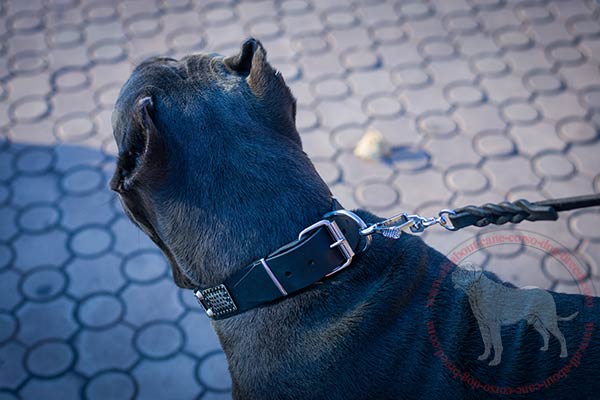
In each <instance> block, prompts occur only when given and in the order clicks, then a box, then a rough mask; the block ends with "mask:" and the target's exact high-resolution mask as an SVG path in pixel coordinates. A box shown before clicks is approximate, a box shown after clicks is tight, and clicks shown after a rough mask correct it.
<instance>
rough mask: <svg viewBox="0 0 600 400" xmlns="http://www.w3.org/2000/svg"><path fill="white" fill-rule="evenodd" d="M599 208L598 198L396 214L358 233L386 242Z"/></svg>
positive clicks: (535, 219) (556, 216) (548, 218)
mask: <svg viewBox="0 0 600 400" xmlns="http://www.w3.org/2000/svg"><path fill="white" fill-rule="evenodd" d="M594 206H600V194H592V195H586V196H576V197H566V198H562V199H551V200H543V201H537V202H534V203H531V202H529V201H527V200H524V199H521V200H517V201H514V202H508V201H503V202H501V203H498V204H494V203H487V204H484V205H482V206H473V205H469V206H465V207H461V208H457V209H455V210H448V209H444V210H442V211H440V212H439V214H438V216H437V217H431V218H426V217H422V216H420V215H408V214H405V213H403V214H398V215H395V216H393V217H391V218H388V219H386V220H385V221H382V222H379V223H376V224H373V225H370V226H368V227H367V228H365V229H363V230H361V231H360V233H361V235H363V236H369V235H371V234H374V233H377V234H380V235H383V236H385V237H388V238H392V239H398V238H399V237H400V234H401V233H402V231H405V230H410V231H411V232H413V233H417V232H423V231H424V230H425V229H426V228H428V227H430V226H433V225H436V224H439V225H441V226H443V227H444V228H446V229H447V230H449V231H457V230H459V229H462V228H465V227H467V226H476V227H480V228H481V227H484V226H487V225H490V224H494V225H503V224H506V223H508V222H511V223H513V224H518V223H519V222H521V221H555V220H557V219H558V213H559V212H561V211H568V210H575V209H578V208H587V207H594Z"/></svg>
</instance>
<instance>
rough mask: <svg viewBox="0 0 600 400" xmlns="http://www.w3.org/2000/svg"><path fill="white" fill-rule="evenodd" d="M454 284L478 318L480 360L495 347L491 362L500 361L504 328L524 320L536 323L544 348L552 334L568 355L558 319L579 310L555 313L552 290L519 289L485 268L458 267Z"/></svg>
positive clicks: (575, 313) (485, 358) (564, 356)
mask: <svg viewBox="0 0 600 400" xmlns="http://www.w3.org/2000/svg"><path fill="white" fill-rule="evenodd" d="M452 283H453V284H454V287H455V288H460V289H462V290H463V291H464V292H465V293H466V294H467V296H468V297H469V304H470V305H471V310H472V311H473V314H474V315H475V318H476V319H477V324H478V325H479V330H480V331H481V338H482V340H483V344H484V352H483V354H482V355H480V356H479V357H477V359H478V360H480V361H482V360H487V358H488V357H489V356H490V350H491V347H492V346H493V348H494V358H493V359H492V361H490V363H489V365H490V366H495V365H498V364H500V361H501V359H502V349H503V346H502V337H501V328H502V326H504V325H511V324H516V323H517V322H519V321H521V320H524V321H527V323H528V324H529V325H533V327H534V328H535V330H536V331H537V332H538V333H539V334H540V335H541V336H542V339H543V341H544V344H543V346H542V347H541V348H540V350H541V351H547V350H548V345H549V338H550V335H549V333H548V332H550V333H552V335H554V337H555V338H556V339H557V340H558V342H559V343H560V357H561V358H566V357H567V345H566V341H565V337H564V335H563V334H562V332H561V331H560V329H559V327H558V322H559V321H571V320H572V319H573V318H575V317H576V316H577V314H579V313H578V312H577V311H576V312H574V313H573V314H571V315H569V316H568V317H559V316H558V315H557V314H556V304H555V303H554V299H553V298H552V296H551V295H550V293H548V292H546V291H545V290H543V289H539V288H522V289H516V288H511V287H508V286H505V285H501V284H499V283H496V282H494V281H492V280H491V279H489V278H488V277H486V276H485V275H483V271H481V270H480V271H477V270H472V269H471V270H469V269H464V268H462V266H460V267H459V268H456V269H455V270H454V272H453V273H452Z"/></svg>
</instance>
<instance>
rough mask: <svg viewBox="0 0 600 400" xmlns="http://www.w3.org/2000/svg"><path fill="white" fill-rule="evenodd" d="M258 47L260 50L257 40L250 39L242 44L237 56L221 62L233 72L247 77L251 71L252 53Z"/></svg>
mask: <svg viewBox="0 0 600 400" xmlns="http://www.w3.org/2000/svg"><path fill="white" fill-rule="evenodd" d="M259 46H260V47H261V48H262V45H261V44H260V42H259V41H258V40H256V39H254V38H250V39H248V40H246V41H245V42H244V43H242V48H241V49H240V52H239V53H238V54H236V55H235V56H231V57H227V58H225V59H224V60H223V62H224V63H225V65H227V66H228V67H229V68H231V69H232V70H234V71H235V72H237V73H239V74H245V75H248V74H250V70H251V69H252V59H253V58H254V53H255V52H256V49H257V48H258V47H259Z"/></svg>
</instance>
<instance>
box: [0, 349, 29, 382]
mask: <svg viewBox="0 0 600 400" xmlns="http://www.w3.org/2000/svg"><path fill="white" fill-rule="evenodd" d="M24 356H25V348H24V347H23V346H21V345H19V344H17V343H14V342H11V343H8V344H5V345H4V346H1V347H0V359H2V361H3V362H2V363H1V364H0V372H1V373H0V387H1V388H6V389H14V388H16V387H17V386H19V385H20V384H21V382H23V381H24V380H25V379H27V372H26V371H25V369H24V368H23V364H24V363H23V360H24Z"/></svg>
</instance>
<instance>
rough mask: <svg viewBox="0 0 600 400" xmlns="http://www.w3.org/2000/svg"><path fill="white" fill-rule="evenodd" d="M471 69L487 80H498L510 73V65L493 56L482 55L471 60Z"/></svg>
mask: <svg viewBox="0 0 600 400" xmlns="http://www.w3.org/2000/svg"><path fill="white" fill-rule="evenodd" d="M471 69H472V70H473V71H474V72H475V73H477V74H479V75H481V76H483V77H489V78H498V77H501V76H505V75H507V74H509V73H510V65H509V64H508V63H507V62H506V61H505V60H503V59H502V58H499V57H498V56H496V55H494V54H482V55H479V56H476V57H473V58H472V59H471Z"/></svg>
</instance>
